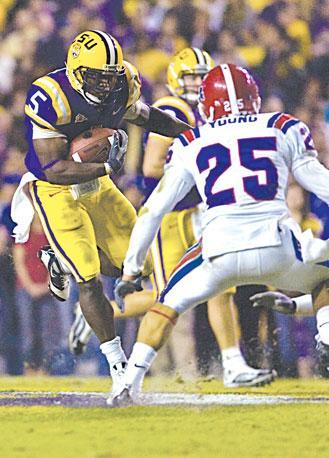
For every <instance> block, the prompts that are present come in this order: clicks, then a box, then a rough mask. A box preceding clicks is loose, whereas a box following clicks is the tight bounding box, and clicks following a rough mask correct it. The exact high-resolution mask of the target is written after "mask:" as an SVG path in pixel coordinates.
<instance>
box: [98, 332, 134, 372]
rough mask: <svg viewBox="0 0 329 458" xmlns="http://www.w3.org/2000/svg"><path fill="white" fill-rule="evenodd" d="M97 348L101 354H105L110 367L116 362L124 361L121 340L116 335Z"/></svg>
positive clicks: (125, 360)
mask: <svg viewBox="0 0 329 458" xmlns="http://www.w3.org/2000/svg"><path fill="white" fill-rule="evenodd" d="M99 348H100V349H101V352H102V353H103V355H105V357H106V359H107V362H108V363H109V366H110V369H111V367H113V366H115V365H116V364H118V363H126V362H127V358H126V355H125V354H124V351H123V350H122V347H121V340H120V337H119V336H116V337H115V338H114V339H113V340H109V341H108V342H104V343H102V344H101V345H100V346H99Z"/></svg>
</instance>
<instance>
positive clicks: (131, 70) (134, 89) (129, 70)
mask: <svg viewBox="0 0 329 458" xmlns="http://www.w3.org/2000/svg"><path fill="white" fill-rule="evenodd" d="M123 65H124V67H125V70H126V77H127V82H128V91H129V95H128V101H127V108H128V107H130V106H131V105H133V104H134V103H136V102H137V100H138V99H139V98H140V95H141V81H140V77H139V73H138V70H137V68H136V67H135V66H134V65H132V64H130V63H129V62H127V61H126V60H124V61H123Z"/></svg>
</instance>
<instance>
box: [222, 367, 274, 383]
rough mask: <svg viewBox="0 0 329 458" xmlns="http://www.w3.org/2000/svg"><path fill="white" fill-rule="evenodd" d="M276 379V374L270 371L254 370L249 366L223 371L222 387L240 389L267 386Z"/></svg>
mask: <svg viewBox="0 0 329 458" xmlns="http://www.w3.org/2000/svg"><path fill="white" fill-rule="evenodd" d="M275 377H276V372H275V371H274V370H270V369H254V368H253V367H250V366H247V365H245V366H240V367H237V368H236V369H234V370H231V369H225V370H224V379H223V382H224V386H225V387H226V388H241V387H251V386H263V385H267V384H269V383H271V382H273V380H274V379H275Z"/></svg>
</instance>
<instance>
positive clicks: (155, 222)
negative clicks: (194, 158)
mask: <svg viewBox="0 0 329 458" xmlns="http://www.w3.org/2000/svg"><path fill="white" fill-rule="evenodd" d="M193 185H194V180H193V178H192V176H191V175H190V174H189V172H188V171H187V170H185V169H184V168H183V167H177V165H175V166H168V167H167V168H166V171H165V174H164V176H163V178H162V179H161V180H160V182H159V184H158V186H157V187H156V188H155V189H154V191H153V192H152V194H151V195H150V197H149V198H148V200H147V201H146V202H145V205H144V207H142V208H141V210H140V214H139V217H138V218H137V221H136V224H135V227H134V229H133V231H132V234H131V238H130V243H129V248H128V251H127V255H126V258H125V261H124V269H123V272H124V273H125V274H127V275H137V274H139V273H140V272H141V271H142V270H143V267H144V262H145V258H146V255H147V251H148V249H149V248H150V246H151V244H152V241H153V239H154V237H155V236H156V233H157V231H158V229H159V227H160V224H161V221H162V218H163V216H164V215H165V214H166V213H168V212H169V211H171V210H172V209H173V208H174V207H175V205H176V204H177V203H178V202H179V201H180V200H182V199H183V197H185V195H186V194H187V193H188V192H189V191H190V190H191V188H192V186H193Z"/></svg>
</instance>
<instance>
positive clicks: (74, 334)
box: [69, 302, 92, 356]
mask: <svg viewBox="0 0 329 458" xmlns="http://www.w3.org/2000/svg"><path fill="white" fill-rule="evenodd" d="M74 316H75V318H74V321H73V323H72V326H71V329H70V333H69V349H70V352H71V353H72V354H73V355H75V356H80V355H82V353H84V352H85V351H86V348H87V344H88V342H89V340H90V338H91V335H92V329H91V327H90V326H89V324H88V323H87V321H86V319H85V317H84V316H83V313H82V310H81V307H80V304H79V302H77V303H76V304H75V308H74Z"/></svg>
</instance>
